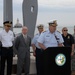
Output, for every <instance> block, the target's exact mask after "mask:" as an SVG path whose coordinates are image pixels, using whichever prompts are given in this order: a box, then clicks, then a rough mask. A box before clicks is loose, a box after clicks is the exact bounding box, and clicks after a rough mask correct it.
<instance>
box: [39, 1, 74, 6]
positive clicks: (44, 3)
mask: <svg viewBox="0 0 75 75" xmlns="http://www.w3.org/2000/svg"><path fill="white" fill-rule="evenodd" d="M38 4H39V5H40V6H48V7H49V6H52V7H54V6H71V7H72V6H75V0H38Z"/></svg>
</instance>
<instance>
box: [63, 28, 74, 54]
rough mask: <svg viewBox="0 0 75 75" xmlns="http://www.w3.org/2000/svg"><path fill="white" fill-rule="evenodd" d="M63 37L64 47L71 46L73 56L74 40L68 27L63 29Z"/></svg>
mask: <svg viewBox="0 0 75 75" xmlns="http://www.w3.org/2000/svg"><path fill="white" fill-rule="evenodd" d="M62 37H63V39H64V43H63V44H64V46H66V47H68V46H70V47H71V48H72V52H71V55H73V54H74V38H73V36H72V35H71V34H69V33H68V29H67V27H63V28H62Z"/></svg>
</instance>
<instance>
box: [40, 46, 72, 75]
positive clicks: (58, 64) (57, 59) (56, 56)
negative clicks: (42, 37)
mask: <svg viewBox="0 0 75 75" xmlns="http://www.w3.org/2000/svg"><path fill="white" fill-rule="evenodd" d="M41 59H42V61H41V62H42V63H41V67H42V68H41V75H71V47H50V48H47V50H45V51H43V53H42V56H41Z"/></svg>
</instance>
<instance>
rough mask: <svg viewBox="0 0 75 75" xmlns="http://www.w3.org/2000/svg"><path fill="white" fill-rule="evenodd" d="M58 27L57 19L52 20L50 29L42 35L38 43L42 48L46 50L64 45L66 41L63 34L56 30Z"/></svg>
mask: <svg viewBox="0 0 75 75" xmlns="http://www.w3.org/2000/svg"><path fill="white" fill-rule="evenodd" d="M56 27H57V23H56V21H53V22H50V23H49V30H48V31H45V32H43V33H42V34H41V35H40V37H39V39H38V43H39V46H40V47H41V49H43V50H46V49H47V48H48V47H58V46H63V42H64V41H63V38H62V35H61V34H60V32H58V31H57V30H56Z"/></svg>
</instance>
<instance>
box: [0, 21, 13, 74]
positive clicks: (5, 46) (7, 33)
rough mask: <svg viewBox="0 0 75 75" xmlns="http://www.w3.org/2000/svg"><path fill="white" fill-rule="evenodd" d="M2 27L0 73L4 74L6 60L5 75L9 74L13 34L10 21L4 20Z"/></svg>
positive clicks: (0, 36) (0, 33)
mask: <svg viewBox="0 0 75 75" xmlns="http://www.w3.org/2000/svg"><path fill="white" fill-rule="evenodd" d="M3 24H4V29H3V30H2V31H1V32H0V41H1V43H2V48H1V74H0V75H4V69H5V62H6V61H7V75H11V71H12V59H13V43H12V42H13V40H14V35H13V32H12V31H11V30H10V28H11V24H12V22H10V21H5V22H4V23H3Z"/></svg>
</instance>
